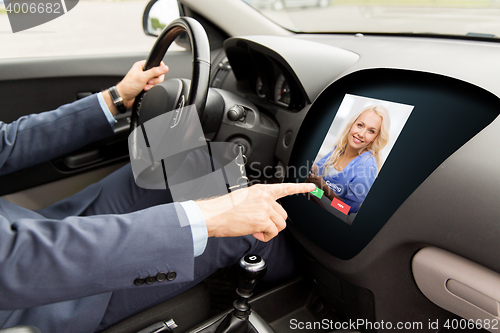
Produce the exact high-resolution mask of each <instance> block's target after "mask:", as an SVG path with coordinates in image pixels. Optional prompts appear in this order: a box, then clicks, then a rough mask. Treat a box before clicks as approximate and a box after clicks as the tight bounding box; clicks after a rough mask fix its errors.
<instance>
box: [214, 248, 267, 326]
mask: <svg viewBox="0 0 500 333" xmlns="http://www.w3.org/2000/svg"><path fill="white" fill-rule="evenodd" d="M266 272H267V266H266V262H265V261H264V259H262V258H261V257H260V256H258V255H256V254H247V255H246V256H244V257H243V258H241V259H240V267H239V272H238V273H239V274H238V288H237V289H236V294H237V295H238V299H237V300H236V301H234V303H233V307H234V309H233V311H232V312H231V313H230V314H228V315H227V316H226V318H224V320H223V321H222V322H221V323H220V325H219V327H217V330H216V333H240V332H241V333H246V332H247V331H248V316H249V315H250V304H248V299H249V298H250V297H251V296H252V294H253V289H254V288H255V286H256V285H257V283H258V282H259V281H260V280H261V279H262V277H264V275H266Z"/></svg>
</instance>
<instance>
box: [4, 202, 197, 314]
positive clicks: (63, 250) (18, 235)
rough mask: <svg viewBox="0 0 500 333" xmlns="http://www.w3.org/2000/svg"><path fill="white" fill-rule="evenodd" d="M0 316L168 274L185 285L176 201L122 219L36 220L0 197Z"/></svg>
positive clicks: (189, 242)
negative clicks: (16, 310) (138, 279)
mask: <svg viewBox="0 0 500 333" xmlns="http://www.w3.org/2000/svg"><path fill="white" fill-rule="evenodd" d="M0 201H1V202H0V295H1V297H0V310H14V309H22V308H32V307H36V306H40V305H43V304H49V303H55V302H61V301H67V300H72V299H78V298H81V297H85V296H90V295H95V294H101V293H105V292H110V291H114V290H121V289H127V288H147V287H149V286H148V285H147V284H145V285H142V286H136V285H134V280H135V279H137V278H139V277H143V278H146V277H148V276H156V275H157V274H158V273H160V272H163V273H168V272H175V273H176V278H175V280H173V281H168V280H165V281H163V282H155V283H154V284H152V285H151V286H157V285H160V284H169V283H178V282H185V281H191V280H192V279H193V271H194V256H193V239H192V236H191V227H190V226H189V223H187V217H186V214H185V212H184V210H183V209H182V207H181V206H180V204H178V203H172V204H165V205H159V206H155V207H151V208H148V209H145V210H142V211H138V212H134V213H130V214H123V215H100V216H99V215H98V216H87V217H78V216H76V217H75V216H72V217H67V218H65V219H63V220H53V219H46V218H44V217H43V216H41V215H39V214H37V213H35V212H32V211H29V210H26V209H24V208H21V207H18V206H16V205H14V204H10V203H9V202H6V201H4V200H2V199H0Z"/></svg>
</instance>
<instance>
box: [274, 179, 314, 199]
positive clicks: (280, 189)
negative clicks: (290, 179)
mask: <svg viewBox="0 0 500 333" xmlns="http://www.w3.org/2000/svg"><path fill="white" fill-rule="evenodd" d="M271 186H273V189H272V193H273V195H274V198H275V199H276V200H277V199H279V198H283V197H286V196H287V195H292V194H297V193H307V192H311V191H314V189H315V188H316V185H314V184H312V183H303V184H294V183H285V184H274V185H271Z"/></svg>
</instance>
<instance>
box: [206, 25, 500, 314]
mask: <svg viewBox="0 0 500 333" xmlns="http://www.w3.org/2000/svg"><path fill="white" fill-rule="evenodd" d="M499 47H500V46H499V45H498V44H496V43H486V42H481V41H467V40H452V39H451V40H443V39H439V38H433V37H429V38H424V37H418V38H417V37H403V36H399V37H397V36H391V37H387V36H363V35H362V34H356V35H348V34H344V35H342V34H339V35H326V34H318V35H314V34H312V35H311V34H303V35H300V34H299V35H296V36H294V37H271V36H251V37H235V38H231V39H229V40H227V41H226V42H225V43H224V51H223V52H221V54H219V56H218V57H217V59H216V61H215V63H214V68H216V69H215V70H214V74H213V79H212V82H216V84H217V86H218V87H220V88H222V89H224V90H227V91H231V92H233V93H235V94H237V95H239V96H241V97H242V98H244V99H245V100H246V101H247V103H249V104H248V107H249V108H250V109H252V110H254V111H255V112H257V113H259V114H260V115H261V117H262V118H265V119H266V121H267V122H268V123H270V124H273V125H272V127H274V128H275V129H276V132H275V133H274V134H273V137H272V141H270V140H269V137H262V136H259V135H256V134H255V133H254V134H250V135H248V133H239V134H237V135H242V138H243V140H245V144H247V145H248V146H249V147H248V149H247V151H250V152H255V151H256V149H253V146H254V145H256V146H259V145H264V144H263V140H266V144H265V146H266V147H267V151H266V153H265V154H266V158H265V160H261V157H260V156H252V153H250V154H248V161H249V164H247V169H250V170H249V172H250V174H252V171H256V172H254V174H255V173H256V174H257V175H256V177H255V178H260V179H262V178H267V179H271V181H276V182H282V181H287V182H303V181H304V180H305V178H306V177H307V170H309V167H310V165H311V164H310V163H311V162H312V161H313V160H314V158H315V156H316V154H317V153H318V150H319V148H320V146H321V145H322V142H323V140H324V139H325V135H326V134H327V132H328V131H329V128H330V125H331V124H332V122H333V121H334V119H335V117H336V115H337V113H338V110H339V108H340V107H341V105H342V101H343V99H344V98H345V96H346V95H356V96H361V97H363V98H371V99H376V100H383V101H391V102H395V103H401V104H407V105H411V106H413V111H412V113H411V115H410V116H409V118H408V120H407V122H406V124H405V125H404V126H403V127H402V130H401V133H400V136H399V137H398V140H397V142H396V143H395V144H394V147H393V149H392V151H391V154H390V156H388V157H387V159H386V161H385V164H384V167H383V169H381V171H380V173H379V174H378V175H377V178H376V180H375V182H374V184H373V187H372V188H371V190H370V192H369V193H368V195H367V197H366V200H365V201H364V203H363V205H362V208H361V209H360V211H359V213H358V214H357V216H356V220H355V221H354V222H353V223H352V221H351V223H345V221H342V220H341V219H339V218H336V217H335V216H333V215H331V214H329V213H328V212H327V211H326V210H323V209H321V208H319V207H318V206H317V205H315V204H314V203H312V202H311V201H310V200H308V199H307V198H306V197H305V196H291V197H288V198H285V199H282V201H281V203H282V205H283V206H284V207H285V209H286V210H287V212H288V214H289V229H290V231H291V232H292V234H293V235H294V237H295V238H296V239H297V240H298V242H299V243H300V244H301V245H302V246H303V247H304V248H305V249H306V250H307V253H308V256H310V260H311V261H312V262H315V263H316V264H317V266H316V264H311V266H310V267H313V268H311V270H313V271H314V273H313V277H314V281H315V283H316V284H317V285H318V288H320V289H322V290H325V292H326V293H328V294H330V295H332V299H335V301H334V302H333V303H334V304H335V305H334V308H336V310H337V311H341V312H343V313H345V312H347V313H348V314H349V317H354V318H362V317H365V318H366V317H370V316H372V317H374V316H375V309H377V311H376V312H377V315H376V317H377V318H382V319H384V320H389V321H397V319H398V318H401V317H404V318H405V319H407V320H415V321H419V320H420V321H422V322H423V321H427V320H428V319H429V318H440V319H443V318H447V317H448V316H449V313H448V312H446V311H444V310H442V309H439V308H438V307H436V305H434V304H433V303H430V302H428V300H427V298H426V297H425V296H424V295H423V294H422V292H424V291H423V290H419V289H418V288H416V286H415V279H416V278H415V275H418V272H415V271H413V270H412V265H411V264H409V261H408V260H409V258H413V257H414V255H415V254H416V253H418V252H419V250H421V249H423V248H428V247H436V248H440V249H445V250H446V251H450V252H451V253H455V254H457V255H459V256H462V257H463V258H465V260H471V261H473V262H475V263H478V264H480V265H483V266H484V267H487V268H488V269H491V270H492V271H497V272H498V271H500V266H499V262H498V260H497V259H496V258H495V257H496V256H495V254H494V253H498V251H499V250H500V245H499V244H498V242H497V239H498V235H499V233H500V225H499V224H498V221H499V220H500V211H499V210H498V209H497V208H495V207H496V205H495V204H494V202H493V200H492V198H497V197H498V186H499V185H500V183H499V180H500V178H499V177H498V173H497V171H496V170H497V167H496V166H497V165H498V164H497V162H499V161H500V154H499V153H498V150H497V149H494V148H493V145H492V142H494V141H495V139H494V137H495V134H494V133H495V132H498V130H500V123H499V120H498V119H497V118H498V117H497V116H498V114H499V110H500V100H499V98H498V96H500V86H499V85H498V83H497V82H495V80H494V76H493V75H491V71H493V72H495V71H498V68H497V67H496V66H495V64H494V59H495V57H494V56H493V54H497V53H498V48H499ZM451 59H453V61H451ZM218 62H220V64H221V65H219V63H218ZM217 66H219V67H217ZM217 68H226V69H225V71H226V72H225V73H224V75H222V76H219V75H220V73H219V72H220V71H219V70H218V69H217ZM221 77H223V79H222V80H221V79H220V78H221ZM232 135H236V134H235V133H230V134H226V133H225V129H224V127H221V129H220V131H219V133H218V136H217V138H216V139H217V140H227V139H228V138H230V137H231V136H232ZM269 145H272V149H271V150H272V152H270V151H269V150H270V149H269ZM257 151H260V150H259V149H257ZM260 152H262V151H260ZM252 163H254V164H255V163H257V164H259V165H260V166H259V167H252ZM308 163H309V164H308ZM263 165H265V166H269V165H270V166H272V169H270V170H271V176H268V175H266V174H265V172H264V170H263V169H264V168H262V166H263ZM301 168H302V170H306V172H305V173H304V172H303V173H302V174H301V173H300V172H296V171H297V170H298V171H300V170H301ZM291 171H293V172H291ZM495 175H496V176H495ZM263 176H267V177H263ZM484 230H489V231H488V232H485V231H484ZM410 261H411V260H410ZM318 267H321V268H318ZM414 269H415V268H414ZM332 281H337V282H335V283H334V282H332ZM445 282H446V281H444V282H443V281H438V282H435V281H434V282H431V284H432V283H437V284H440V283H441V284H442V283H445ZM351 284H354V285H355V287H352V285H351ZM347 286H350V287H347ZM419 286H420V285H419ZM348 288H354V289H356V290H358V292H359V295H365V296H366V297H361V296H359V299H358V300H355V301H354V303H355V304H354V306H353V305H352V304H350V305H349V302H351V301H352V300H348V299H346V298H345V297H346V296H347V295H348V294H352V290H350V291H348V290H347V289H348ZM421 291H422V292H421ZM425 294H426V296H427V297H428V298H430V299H432V296H429V295H428V294H427V293H425ZM365 303H370V304H372V305H371V306H363V304H365ZM435 303H436V304H438V305H439V306H441V307H443V308H445V309H450V306H449V305H444V304H442V303H440V301H435ZM395 304H412V305H411V306H403V307H401V309H400V312H399V313H395V312H394V311H393V310H394V305H395ZM365 305H366V304H365ZM451 307H453V306H451ZM354 308H355V309H357V310H353V309H354ZM359 309H364V310H359ZM349 311H351V313H349ZM459 314H460V315H462V316H464V317H467V315H468V312H467V311H465V312H459Z"/></svg>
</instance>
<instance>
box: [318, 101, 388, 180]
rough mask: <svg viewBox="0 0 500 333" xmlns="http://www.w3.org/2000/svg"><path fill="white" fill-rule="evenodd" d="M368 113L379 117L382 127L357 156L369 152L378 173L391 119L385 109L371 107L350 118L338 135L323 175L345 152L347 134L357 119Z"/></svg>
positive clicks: (376, 106) (375, 106)
mask: <svg viewBox="0 0 500 333" xmlns="http://www.w3.org/2000/svg"><path fill="white" fill-rule="evenodd" d="M368 111H373V112H375V113H376V114H377V115H379V116H380V117H381V118H382V125H381V126H380V131H379V133H378V134H377V137H376V138H375V140H373V141H372V142H370V144H368V146H366V147H364V148H361V149H360V150H359V151H358V155H361V154H363V153H364V152H366V151H369V152H370V153H371V154H372V156H373V158H375V162H376V163H377V173H378V171H380V168H381V167H382V149H384V147H385V146H386V145H387V142H388V141H389V128H390V127H391V119H390V118H389V112H387V109H386V108H385V107H383V106H381V105H372V106H369V107H366V108H364V109H363V110H362V111H361V112H360V113H358V114H357V115H355V116H354V117H352V119H351V121H350V122H349V123H348V124H347V125H346V127H345V128H344V130H343V131H342V132H341V133H340V136H339V138H338V139H337V142H336V143H335V145H334V146H333V151H332V155H331V156H330V158H329V159H328V160H327V161H326V163H325V164H324V168H323V170H324V173H325V174H326V173H327V170H328V169H329V168H331V167H335V166H336V165H337V163H338V162H339V159H340V156H341V155H342V154H343V153H344V152H345V150H346V147H347V143H348V141H347V140H348V137H349V132H350V131H351V127H352V125H353V124H354V123H355V122H356V120H358V118H359V117H360V116H361V115H362V114H363V113H365V112H368Z"/></svg>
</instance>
